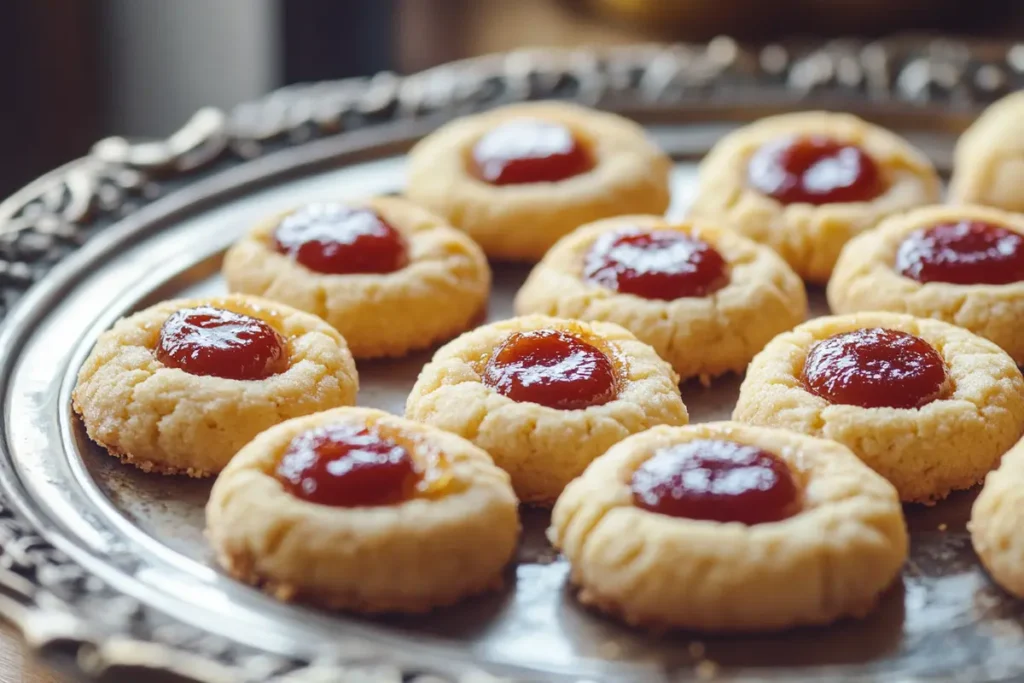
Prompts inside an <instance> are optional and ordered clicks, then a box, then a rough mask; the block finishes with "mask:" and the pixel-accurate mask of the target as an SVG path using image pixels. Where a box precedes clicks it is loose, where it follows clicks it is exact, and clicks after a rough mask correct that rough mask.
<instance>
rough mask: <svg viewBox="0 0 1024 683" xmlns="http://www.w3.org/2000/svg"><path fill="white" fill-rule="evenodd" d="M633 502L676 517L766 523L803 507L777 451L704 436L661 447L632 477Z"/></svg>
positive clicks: (796, 488) (787, 467) (792, 479)
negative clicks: (703, 437)
mask: <svg viewBox="0 0 1024 683" xmlns="http://www.w3.org/2000/svg"><path fill="white" fill-rule="evenodd" d="M631 488H632V491H633V503H634V504H635V505H636V506H637V507H641V508H643V509H645V510H650V511H651V512H658V513H661V514H663V515H669V516H671V517H686V518H688V519H706V520H712V521H715V522H742V523H743V524H761V523H764V522H777V521H779V520H780V519H786V518H787V517H791V516H793V515H794V514H796V512H797V511H798V510H799V487H798V486H797V484H796V481H795V480H794V478H793V474H792V472H790V470H789V466H788V465H786V463H785V462H783V461H782V459H781V458H779V457H778V456H777V455H774V454H772V453H768V452H767V451H762V450H761V449H759V448H756V447H754V446H746V445H743V444H739V443H736V442H734V441H722V440H718V439H700V440H697V441H688V442H686V443H682V444H678V445H676V446H671V447H669V448H663V449H661V450H659V451H657V452H656V453H655V454H654V455H653V456H652V457H651V458H649V459H648V460H647V461H646V462H644V464H643V465H641V466H640V467H639V468H638V469H637V470H636V472H634V473H633V479H632V481H631Z"/></svg>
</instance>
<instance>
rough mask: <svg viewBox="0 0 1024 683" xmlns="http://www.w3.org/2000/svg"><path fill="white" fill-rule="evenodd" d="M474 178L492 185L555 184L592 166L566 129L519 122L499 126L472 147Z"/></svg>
mask: <svg viewBox="0 0 1024 683" xmlns="http://www.w3.org/2000/svg"><path fill="white" fill-rule="evenodd" d="M473 163H474V165H475V167H476V168H475V171H476V176H477V177H478V178H480V180H483V181H485V182H488V183H490V184H492V185H520V184H523V183H555V182H558V181H560V180H565V179H566V178H571V177H573V176H576V175H580V174H581V173H586V172H587V171H589V170H590V169H591V168H593V166H594V161H593V159H591V157H590V153H589V152H588V151H587V149H586V148H585V147H584V146H583V145H582V144H581V143H580V141H579V140H577V139H576V136H575V135H573V133H572V131H571V130H569V129H568V128H566V127H565V126H563V125H561V124H557V123H551V122H548V121H537V120H534V119H519V120H515V121H509V122H508V123H505V124H502V125H501V126H498V127H497V128H495V129H494V130H492V131H491V132H489V133H487V134H486V135H484V136H483V137H482V138H480V140H479V141H478V142H477V143H476V145H474V147H473Z"/></svg>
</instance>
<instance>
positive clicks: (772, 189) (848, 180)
mask: <svg viewBox="0 0 1024 683" xmlns="http://www.w3.org/2000/svg"><path fill="white" fill-rule="evenodd" d="M747 182H748V183H749V184H750V186H751V187H753V188H754V189H756V190H757V191H759V192H761V193H762V194H765V195H768V196H769V197H772V198H773V199H775V200H777V201H779V202H782V203H783V204H795V203H806V204H835V203H839V202H866V201H871V200H872V199H874V198H875V197H877V196H878V195H880V194H882V192H884V191H885V183H884V182H883V180H882V174H881V171H880V170H879V168H878V164H877V163H875V160H874V159H872V158H871V157H870V156H868V154H867V153H866V152H865V151H864V150H862V149H861V148H860V147H857V146H856V145H853V144H849V143H842V142H838V141H836V140H833V139H831V138H827V137H822V136H810V137H795V138H783V139H780V140H776V141H774V142H769V143H768V144H766V145H764V146H762V147H761V148H760V149H759V150H757V152H756V153H755V154H754V156H753V157H751V159H750V164H749V165H748V167H747Z"/></svg>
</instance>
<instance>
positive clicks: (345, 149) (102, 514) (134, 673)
mask: <svg viewBox="0 0 1024 683" xmlns="http://www.w3.org/2000/svg"><path fill="white" fill-rule="evenodd" d="M1022 85H1024V47H1021V46H1017V47H1009V46H1005V45H1004V46H992V45H981V46H974V47H968V46H965V45H961V44H956V43H950V42H947V41H930V42H921V41H917V42H915V41H905V42H899V43H877V44H870V45H862V44H855V43H849V42H841V43H834V44H830V45H828V46H825V47H814V48H805V49H793V48H785V47H782V46H769V47H766V48H764V49H762V50H760V51H759V52H756V53H754V52H746V51H743V50H741V49H739V48H738V47H737V46H736V45H735V44H733V43H732V42H731V41H728V40H718V41H715V42H713V43H711V44H710V45H708V46H701V47H685V46H675V47H658V46H639V47H625V48H616V49H612V50H610V51H604V52H592V51H568V52H562V51H538V52H528V53H519V54H514V55H504V56H495V57H487V58H482V59H478V60H471V61H469V62H464V63H459V64H455V65H450V66H445V67H441V68H439V69H436V70H433V71H431V72H428V73H426V74H422V75H419V76H414V77H408V78H399V77H395V76H390V75H384V76H379V77H376V78H374V79H370V80H355V81H343V82H338V83H326V84H318V85H310V86H300V87H294V88H289V89H287V90H285V91H282V92H279V93H275V94H274V95H271V96H269V97H268V98H266V99H265V100H263V101H260V102H257V103H254V104H251V105H246V106H243V107H240V108H239V109H238V110H236V111H235V112H233V113H232V114H231V115H230V116H225V115H223V114H220V113H219V112H215V111H204V112H201V113H200V114H199V115H197V117H196V118H194V119H193V121H192V122H190V123H189V124H188V125H187V126H186V127H185V128H184V129H182V131H180V132H179V133H178V134H177V135H175V136H173V137H171V138H170V139H168V140H166V141H163V142H158V143H151V144H141V145H130V144H128V143H127V142H125V141H123V140H119V139H111V140H107V141H104V142H103V143H100V144H99V145H97V146H96V148H95V149H94V150H93V153H92V154H91V155H90V157H88V158H86V159H83V160H79V161H77V162H73V163H72V164H69V165H68V166H66V167H64V168H62V169H58V170H57V171H55V172H53V173H51V174H50V175H48V176H45V177H44V178H42V179H40V180H39V181H37V182H36V183H33V184H32V185H30V186H29V187H27V188H25V190H23V191H22V192H20V193H18V194H17V195H15V196H14V197H12V198H11V199H9V200H8V201H6V202H4V203H2V204H0V314H2V313H4V312H7V308H8V307H11V308H10V311H9V313H8V315H7V319H6V324H5V326H4V327H3V329H2V332H0V389H2V391H3V395H4V420H3V433H2V434H0V438H2V441H0V447H2V454H0V455H2V457H0V475H2V481H3V489H4V501H3V507H2V509H0V544H2V548H3V550H2V554H0V558H2V560H3V561H2V563H0V612H2V613H3V615H4V616H5V617H7V618H8V619H10V620H11V621H13V622H14V623H15V624H16V625H17V626H18V627H19V628H21V629H22V631H23V632H24V633H25V635H26V638H27V639H28V641H29V643H30V644H31V645H33V646H34V647H37V648H39V649H41V650H42V651H43V653H44V654H46V655H49V656H53V657H56V658H59V657H61V656H64V658H65V659H64V661H65V662H67V661H68V660H67V655H77V660H76V662H75V663H76V665H77V666H78V667H79V668H81V669H82V670H84V671H85V672H86V673H89V674H94V675H95V674H102V673H104V672H107V673H124V674H127V675H128V676H129V678H128V680H147V678H146V677H147V676H149V675H150V674H152V672H154V671H156V670H163V671H174V672H177V673H179V674H181V675H183V676H185V677H186V678H187V679H190V680H197V681H219V680H225V681H233V680H250V679H251V680H263V679H268V678H272V677H281V676H283V677H285V678H286V679H287V680H322V681H336V680H340V679H341V676H342V675H343V674H353V673H364V674H366V675H367V676H368V679H366V680H380V681H388V682H391V681H409V680H415V679H416V678H417V677H420V679H421V680H423V681H426V680H434V681H436V680H441V681H471V680H477V681H482V680H491V676H492V675H494V676H511V677H515V678H526V679H543V680H566V681H569V680H573V681H575V680H579V681H582V680H629V681H652V682H654V681H669V680H673V681H674V680H689V679H692V678H694V677H695V675H696V673H695V665H696V664H697V663H698V662H699V661H701V660H702V659H704V658H706V659H708V660H711V661H714V662H717V663H718V666H719V668H718V675H719V676H721V677H722V678H726V679H732V680H751V681H761V680H764V681H768V680H785V681H794V680H805V681H818V680H823V679H830V680H865V681H867V680H876V679H878V678H880V677H885V678H887V679H888V678H891V679H892V680H899V681H913V680H957V681H959V680H962V681H979V680H1012V679H1016V678H1017V677H1019V676H1022V675H1024V648H1022V647H1021V646H1022V645H1024V631H1022V622H1021V616H1022V614H1024V607H1022V606H1021V605H1019V604H1018V603H1016V602H1014V601H1011V600H1009V599H1008V598H1006V596H1005V595H1004V594H1003V593H1001V592H1000V591H999V590H998V589H997V588H995V587H993V586H992V585H991V584H990V583H989V582H988V580H987V579H986V578H985V576H984V575H983V574H982V573H981V571H980V570H979V568H978V565H977V562H976V560H975V558H974V555H973V552H972V551H971V549H970V544H969V541H968V538H967V535H966V533H965V531H964V524H965V521H966V517H967V513H968V510H969V505H970V501H971V497H972V496H971V495H970V494H960V495H956V496H954V497H953V498H952V499H951V500H949V501H946V502H944V503H943V504H942V505H939V506H936V507H935V508H930V509H928V508H920V507H912V508H908V511H907V512H908V521H909V524H910V526H911V530H912V534H913V550H912V559H911V561H910V562H909V563H908V565H907V568H906V570H905V572H904V575H903V580H902V581H901V582H900V584H899V585H897V586H895V587H894V588H893V589H892V590H891V591H890V592H889V593H888V594H887V595H886V597H885V598H884V600H883V603H882V605H881V607H880V609H879V610H878V611H877V612H876V613H875V614H873V615H872V616H870V617H869V618H868V619H866V620H864V621H862V622H844V623H841V624H838V625H836V626H834V627H831V628H827V629H816V630H804V631H798V632H793V633H787V634H782V635H777V636H768V637H730V638H698V637H697V636H694V635H693V634H673V635H670V636H661V637H655V636H651V635H648V634H643V633H638V632H634V631H630V630H628V629H626V628H624V627H621V626H619V625H617V624H615V623H614V622H611V621H609V620H607V619H604V618H602V617H599V616H596V615H593V614H590V613H588V612H586V611H585V610H583V609H582V608H581V607H580V606H578V605H577V604H576V603H575V601H574V600H573V598H572V596H571V595H570V594H569V592H568V589H567V588H566V587H565V574H566V567H565V565H564V562H563V561H562V560H560V559H559V558H558V557H557V556H555V555H554V554H553V553H552V551H551V550H550V548H549V547H548V546H547V545H546V543H545V542H544V541H543V538H542V534H541V532H542V529H543V527H544V525H545V524H546V515H545V514H544V513H541V512H537V511H529V510H527V511H525V513H524V523H525V527H526V529H525V531H526V533H525V540H524V543H523V547H522V549H521V551H520V556H519V562H518V563H517V566H516V567H515V568H513V569H512V570H510V576H509V578H510V582H509V583H510V589H509V590H508V591H506V592H503V593H501V594H498V595H495V596H491V597H488V598H484V599H480V600H474V601H470V602H468V603H466V604H464V605H461V606H457V607H455V608H452V609H449V610H444V611H442V612H438V613H435V614H432V615H430V616H427V617H416V618H402V619H398V618H395V619H388V620H376V621H366V620H356V619H349V618H346V617H343V616H335V615H328V614H325V613H321V612H317V611H314V610H309V609H306V608H302V607H296V606H289V605H280V604H277V603H274V602H273V601H271V600H270V599H269V598H267V597H265V596H263V595H261V594H259V593H257V592H256V591H254V590H252V589H250V588H247V587H244V586H241V585H238V584H236V583H234V582H233V581H231V580H229V579H227V578H226V577H224V576H222V575H221V574H220V573H218V572H217V571H216V570H215V569H213V568H212V565H211V563H210V561H209V558H208V556H207V554H206V549H205V546H204V544H203V540H202V536H201V529H202V524H203V516H202V505H203V503H204V502H205V498H206V495H207V492H208V484H207V483H204V482H196V481H182V480H178V479H160V478H157V479H154V478H152V477H147V476H145V475H142V474H140V473H138V472H135V471H134V470H130V469H128V468H125V467H122V466H120V465H119V464H117V463H116V461H114V460H113V459H111V458H109V457H107V456H105V455H102V454H101V453H99V452H98V451H96V450H95V449H94V448H93V447H92V446H91V445H90V444H89V443H88V440H87V439H86V438H85V437H84V435H83V434H82V433H81V430H80V429H79V427H78V425H77V422H76V421H75V420H73V419H72V417H71V415H70V411H69V409H68V400H67V396H68V392H69V391H70V388H71V385H72V383H73V381H74V373H75V371H76V369H77V367H78V365H79V364H80V363H81V360H82V358H83V357H84V354H85V353H87V351H88V348H89V345H90V344H91V341H92V340H93V339H94V338H95V336H96V335H97V334H98V333H99V331H101V330H102V329H104V328H106V327H107V326H109V324H110V323H111V322H112V321H113V320H114V319H116V318H117V317H118V316H120V315H122V314H123V313H124V312H125V311H127V310H131V309H133V308H137V307H139V306H143V305H145V304H147V303H149V302H151V301H153V300H156V299H160V298H164V297H166V296H170V295H176V294H179V293H184V292H198V291H213V290H216V288H218V287H220V286H221V285H220V284H219V280H218V279H217V277H216V272H217V268H218V265H219V255H220V253H221V252H222V250H223V248H224V247H225V246H226V245H227V244H229V243H230V242H231V240H232V239H233V238H234V237H235V236H237V235H238V234H239V232H240V231H241V230H243V229H244V228H245V227H246V225H248V224H249V223H250V222H251V221H252V220H253V219H254V218H255V217H258V216H262V215H263V214H265V213H267V212H268V211H272V210H275V209H279V208H284V207H286V206H289V205H292V204H295V203H298V202H301V201H304V200H306V199H311V198H325V197H346V196H356V195H360V194H365V193H371V192H388V191H394V190H397V189H400V187H401V179H402V162H401V159H400V157H396V156H395V155H397V154H400V153H401V152H402V151H404V149H405V148H407V147H408V145H409V144H410V143H411V142H412V141H413V140H414V139H415V138H416V137H417V136H419V135H421V134H422V133H424V132H426V131H429V130H430V129H431V128H433V127H434V126H436V125H437V123H438V122H439V121H442V120H445V119H447V118H451V117H452V116H455V115H458V114H460V113H464V112H467V111H472V110H475V109H479V108H482V107H485V106H491V105H494V104H499V103H503V102H507V101H514V100H519V99H527V98H539V97H565V98H572V99H578V100H582V101H584V102H589V103H598V104H601V105H602V106H608V107H611V108H615V109H619V110H621V111H624V112H626V113H628V114H630V115H632V116H634V117H636V118H637V119H638V120H640V121H642V122H643V123H645V124H647V125H648V127H649V129H650V130H651V132H652V134H654V135H655V136H656V137H657V138H658V139H659V141H660V142H661V143H662V145H663V146H664V147H665V148H666V149H667V150H669V151H670V152H671V153H672V154H673V155H674V156H675V157H676V158H677V159H678V160H679V165H678V166H677V173H676V177H675V182H676V188H677V192H676V194H675V203H674V205H673V208H672V211H673V212H679V211H681V210H683V208H684V207H685V204H686V202H687V199H688V196H687V191H686V190H687V188H688V187H689V186H690V185H689V179H690V178H692V172H693V161H694V160H695V159H696V158H699V156H700V155H701V154H702V153H703V152H704V151H706V149H707V148H708V147H709V145H710V144H712V143H713V142H714V141H715V140H716V139H717V138H718V137H719V136H720V135H721V133H722V132H723V131H725V130H727V129H728V128H729V127H730V126H731V125H735V124H734V123H731V122H741V121H744V120H750V119H752V118H756V117H758V116H761V115H763V114H765V113H768V112H769V111H778V110H782V109H787V108H788V109H792V108H794V107H808V106H811V105H812V104H813V105H819V104H820V105H822V106H831V107H833V108H841V109H849V110H853V111H857V112H859V113H862V114H864V115H866V116H868V117H869V118H872V119H874V120H876V121H879V122H880V123H882V124H884V125H888V126H890V127H892V128H894V129H897V130H899V131H900V132H902V133H904V134H906V135H908V136H909V137H911V138H912V139H913V140H914V141H915V142H916V143H918V144H919V145H921V146H922V147H923V148H925V149H926V151H928V153H929V154H931V155H932V156H933V158H934V159H935V160H936V161H937V163H939V165H940V166H947V165H948V163H949V152H950V146H951V142H952V140H953V138H954V136H955V134H956V133H957V132H958V131H959V130H960V129H962V127H963V126H964V125H965V124H966V122H968V121H969V120H970V118H971V117H972V116H973V115H974V113H976V111H977V109H978V107H979V105H981V104H983V103H984V102H987V101H989V100H991V99H993V98H994V97H996V96H998V95H999V94H1002V93H1003V92H1005V91H1006V90H1008V89H1013V88H1015V87H1021V86H1022ZM95 233H101V234H98V235H97V236H96V238H95V239H94V240H92V241H91V242H90V244H88V245H87V246H86V247H84V248H82V249H80V250H79V249H78V247H79V246H80V245H81V243H82V242H84V241H85V240H86V239H87V238H90V237H92V236H93V234H95ZM73 251H74V252H76V253H75V254H73V255H72V256H70V257H68V258H67V259H65V257H67V256H68V255H69V254H71V252H73ZM58 261H62V263H60V264H59V265H55V264H57V262H58ZM524 274H525V269H524V268H515V267H501V268H498V269H497V271H496V286H495V295H494V298H493V300H492V306H491V311H490V315H491V317H493V318H499V317H505V316H507V315H509V314H510V302H511V294H512V293H513V292H514V291H515V288H516V287H517V286H518V284H519V282H521V280H522V278H523V276H524ZM37 280H39V281H41V284H40V285H39V286H38V287H37V288H36V289H34V290H33V291H32V292H31V293H29V294H28V295H25V296H24V297H23V299H22V301H21V302H20V303H19V304H17V305H15V301H16V300H17V299H20V298H22V296H23V294H24V292H25V290H27V289H28V286H29V285H30V284H31V283H33V282H35V281H37ZM816 299H817V302H816V305H817V307H818V310H819V312H820V311H821V310H824V309H823V303H822V301H821V297H820V293H818V295H817V296H816ZM425 358H426V355H419V356H414V357H411V358H408V359H404V360H401V361H394V362H388V363H383V362H380V363H364V364H361V366H360V374H361V377H362V383H363V385H364V390H363V391H362V393H361V395H360V402H361V403H363V404H368V405H376V406H379V407H383V408H386V409H390V410H392V411H397V412H401V408H402V403H403V402H404V396H405V392H406V391H407V390H408V387H409V386H411V383H412V380H413V379H414V377H415V375H416V373H417V372H418V370H419V367H420V366H421V365H422V363H423V362H424V360H425ZM737 384H738V380H736V378H725V379H724V380H722V381H720V382H716V384H715V385H714V387H713V388H712V389H710V390H705V389H703V388H701V387H699V386H697V385H685V386H684V387H683V389H684V399H685V400H686V401H687V404H688V406H689V407H690V408H691V413H692V417H693V419H694V420H695V421H702V420H707V419H715V418H720V417H724V416H726V415H727V414H728V412H729V410H730V408H731V405H732V401H733V399H734V397H735V391H736V387H737ZM697 643H699V645H697ZM703 670H704V671H706V668H705V669H703ZM147 672H148V673H147ZM484 672H487V673H484ZM428 674H429V675H432V676H434V677H436V678H427V675H428Z"/></svg>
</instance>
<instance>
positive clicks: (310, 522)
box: [206, 408, 519, 612]
mask: <svg viewBox="0 0 1024 683" xmlns="http://www.w3.org/2000/svg"><path fill="white" fill-rule="evenodd" d="M206 524H207V536H208V537H209V539H210V544H211V545H212V546H213V549H214V552H215V553H216V555H217V559H218V561H219V562H220V564H221V565H222V566H223V567H224V568H225V569H226V570H227V571H228V572H229V573H230V574H231V575H232V576H235V577H237V578H239V579H241V580H243V581H247V582H249V583H252V584H255V585H259V586H261V587H262V588H264V589H265V590H267V591H268V592H270V593H271V594H273V595H274V596H275V597H277V598H279V599H281V600H291V599H299V600H303V601H307V602H313V603H315V604H317V605H321V606H325V607H331V608H335V609H346V610H354V611H360V612H421V611H425V610H428V609H430V608H432V607H438V606H441V605H448V604H451V603H453V602H455V601H457V600H459V599H461V598H463V597H466V596H469V595H473V594H475V593H480V592H482V591H485V590H488V589H492V588H497V587H499V586H500V585H501V582H502V569H503V568H504V566H505V565H506V564H507V563H508V561H509V560H510V559H511V557H512V554H513V552H514V551H515V547H516V542H517V540H518V537H519V519H518V512H517V502H516V497H515V495H514V494H513V492H512V487H511V485H510V484H509V479H508V475H506V474H505V473H504V472H502V471H501V470H500V469H498V468H497V467H495V466H494V463H493V462H491V459H490V457H488V455H487V454H486V453H484V452H483V451H482V450H480V449H479V448H477V447H476V446H474V445H473V444H471V443H469V442H468V441H466V440H465V439H461V438H459V437H457V436H455V435H454V434H448V433H445V432H443V431H441V430H439V429H434V428H433V427H428V426H426V425H422V424H417V423H415V422H411V421H409V420H404V419H402V418H399V417H395V416H393V415H389V414H387V413H385V412H382V411H379V410H370V409H366V408H340V409H337V410H330V411H327V412H323V413H317V414H316V415H309V416H306V417H301V418H298V419H295V420H289V421H288V422H285V423H283V424H280V425H277V426H276V427H273V428H271V429H268V430H267V431H265V432H263V433H262V434H260V435H259V436H257V437H256V438H255V439H254V440H253V441H252V442H251V443H249V444H248V445H247V446H246V447H245V448H243V449H242V450H241V451H240V452H239V453H238V456H237V457H236V458H235V459H234V460H232V461H231V464H230V465H229V466H228V467H227V468H226V469H225V470H224V472H223V473H222V474H221V475H220V477H219V478H218V479H217V482H216V483H215V484H214V486H213V491H212V492H211V494H210V502H209V504H208V505H207V507H206Z"/></svg>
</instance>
